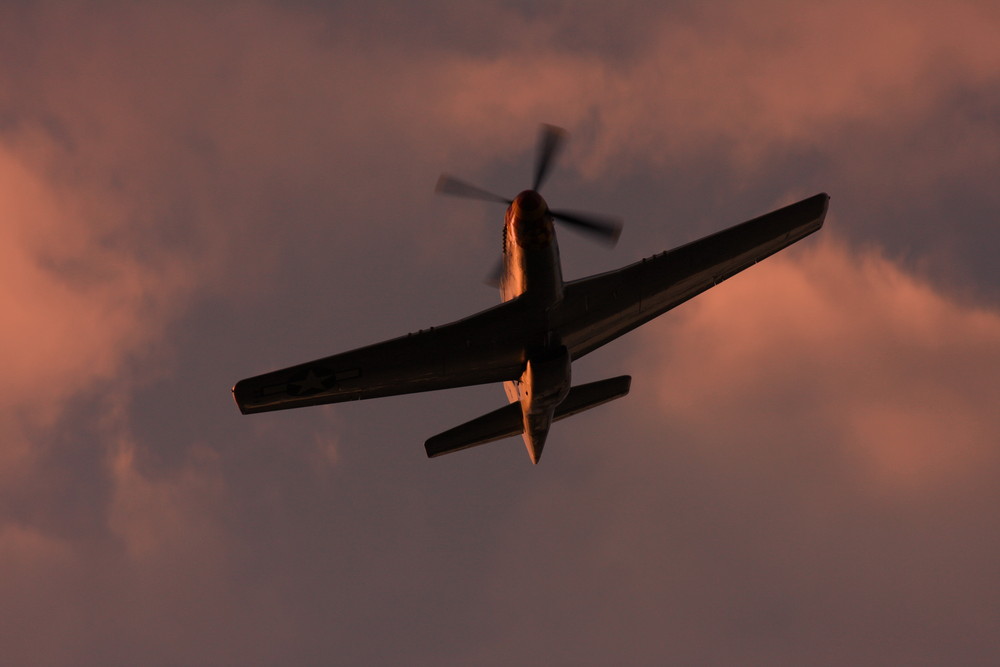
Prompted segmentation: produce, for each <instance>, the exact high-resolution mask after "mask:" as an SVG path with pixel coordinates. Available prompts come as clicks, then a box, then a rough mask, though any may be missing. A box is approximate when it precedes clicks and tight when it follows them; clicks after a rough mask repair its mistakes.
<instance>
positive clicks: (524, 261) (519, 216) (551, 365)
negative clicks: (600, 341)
mask: <svg viewBox="0 0 1000 667" xmlns="http://www.w3.org/2000/svg"><path fill="white" fill-rule="evenodd" d="M504 224H505V225H506V227H505V229H504V271H503V277H502V278H501V279H500V294H501V297H502V298H503V300H504V301H508V300H510V299H513V298H515V297H520V298H522V299H526V300H527V301H528V302H529V303H530V304H531V306H532V307H533V308H536V309H538V311H539V315H538V320H539V321H540V322H545V321H546V320H547V314H548V313H549V312H550V311H551V309H553V308H554V307H556V306H557V305H558V304H559V302H560V301H562V296H563V280H562V268H561V266H560V262H559V246H558V244H557V243H556V237H555V230H554V229H553V226H552V216H551V215H549V207H548V205H547V204H546V203H545V200H544V199H543V198H542V196H541V195H540V194H538V193H537V192H535V191H534V190H525V191H524V192H522V193H520V194H519V195H517V197H515V198H514V201H513V202H511V204H510V206H509V207H508V208H507V214H506V216H505V218H504ZM536 348H537V349H536ZM524 355H525V362H526V367H525V370H524V373H523V374H522V376H521V378H520V379H519V380H518V381H508V382H504V390H505V391H506V393H507V398H508V400H509V401H510V402H511V403H514V402H520V403H521V409H522V414H523V418H524V433H523V438H524V444H525V447H526V448H527V450H528V456H530V457H531V461H532V463H537V462H538V458H539V457H540V456H541V454H542V447H544V446H545V438H546V436H547V435H548V431H549V425H550V424H551V423H552V415H553V411H554V410H555V407H556V406H557V405H558V404H559V403H560V402H561V401H562V400H563V399H564V398H565V397H566V394H567V392H568V391H569V387H570V378H571V375H570V363H569V356H568V353H567V352H566V348H565V347H563V346H562V344H561V342H560V341H558V340H544V341H536V342H535V343H534V344H533V347H532V349H525V351H524Z"/></svg>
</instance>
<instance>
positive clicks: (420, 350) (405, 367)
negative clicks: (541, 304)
mask: <svg viewBox="0 0 1000 667" xmlns="http://www.w3.org/2000/svg"><path fill="white" fill-rule="evenodd" d="M528 324H530V323H529V321H528V318H525V317H524V307H523V304H522V302H521V301H520V300H518V299H514V300H512V301H507V302H505V303H502V304H500V305H499V306H495V307H493V308H490V309H488V310H484V311H482V312H480V313H477V314H475V315H472V316H470V317H467V318H465V319H462V320H459V321H457V322H453V323H451V324H446V325H445V326H442V327H433V328H431V329H427V330H423V331H418V332H417V333H411V334H408V335H406V336H402V337H400V338H394V339H392V340H388V341H385V342H383V343H377V344H375V345H369V346H367V347H362V348H358V349H356V350H352V351H350V352H344V353H342V354H336V355H333V356H332V357H325V358H323V359H317V360H316V361H311V362H308V363H305V364H299V365H298V366H292V367H291V368H285V369H282V370H278V371H273V372H271V373H265V374H263V375H257V376H255V377H251V378H247V379H246V380H241V381H240V382H237V383H236V386H235V387H233V396H234V397H235V399H236V404H237V405H239V408H240V411H241V412H243V414H249V413H252V412H265V411H268V410H284V409H287V408H298V407H303V406H307V405H320V404H323V403H339V402H341V401H352V400H357V399H362V398H378V397H381V396H392V395H395V394H408V393H412V392H418V391H430V390H434V389H449V388H451V387H463V386H468V385H473V384H483V383H487V382H502V381H504V380H514V379H517V378H518V377H520V375H521V372H522V371H523V370H524V365H525V358H524V342H525V340H526V339H528V338H530V336H531V332H530V331H527V330H526V329H525V327H526V326H528Z"/></svg>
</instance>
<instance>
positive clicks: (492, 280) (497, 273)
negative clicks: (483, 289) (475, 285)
mask: <svg viewBox="0 0 1000 667" xmlns="http://www.w3.org/2000/svg"><path fill="white" fill-rule="evenodd" d="M503 270H504V263H503V257H501V258H500V259H499V261H497V263H496V264H494V265H493V268H492V269H491V270H490V272H489V273H488V274H486V276H485V277H483V284H484V285H489V286H490V287H497V288H498V287H500V281H501V280H502V279H503Z"/></svg>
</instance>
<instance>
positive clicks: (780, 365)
mask: <svg viewBox="0 0 1000 667" xmlns="http://www.w3.org/2000/svg"><path fill="white" fill-rule="evenodd" d="M824 233H829V232H824ZM808 243H810V244H811V245H805V244H804V245H803V247H801V248H795V249H793V250H792V251H791V252H789V253H787V254H783V255H781V256H778V257H774V258H771V259H769V260H768V261H767V262H765V263H763V264H761V265H759V266H757V267H754V269H753V270H751V271H748V272H747V273H746V275H744V276H741V277H739V278H738V279H734V280H732V281H730V282H728V283H726V284H725V285H724V286H722V287H720V288H718V289H715V290H712V291H710V292H709V293H707V294H705V295H703V296H702V297H700V298H699V299H698V300H696V301H694V302H692V303H690V304H688V305H685V306H684V307H683V308H681V309H680V310H678V311H677V312H676V313H675V315H674V316H673V318H672V319H671V320H670V321H669V323H665V324H664V325H663V326H662V327H659V328H658V329H657V330H655V332H645V331H644V332H643V333H642V334H640V338H641V340H642V341H643V343H642V346H641V347H642V350H643V354H649V353H650V352H651V351H652V350H654V349H655V350H660V351H661V352H660V353H659V355H662V356H660V357H659V358H660V359H661V361H660V364H659V365H658V367H657V369H658V370H657V373H656V374H657V375H658V376H659V377H662V378H663V381H662V383H661V384H660V385H659V386H660V388H659V391H658V401H657V402H656V405H657V406H658V409H659V410H662V411H663V415H664V418H665V419H667V420H669V421H670V422H672V423H676V424H683V425H685V426H686V427H687V428H691V429H696V430H698V431H699V432H701V433H704V434H710V433H714V434H715V436H714V437H713V438H710V439H711V440H714V441H715V442H717V443H719V444H718V446H719V447H721V449H720V450H719V452H718V453H719V455H735V456H750V455H751V454H750V453H749V452H746V451H743V453H737V452H734V451H733V450H732V449H731V448H732V447H733V444H734V443H735V442H737V441H741V440H744V439H746V438H750V439H751V440H753V439H759V440H760V441H762V442H766V441H767V439H768V438H773V437H777V438H789V437H794V435H793V434H806V433H816V434H817V435H819V434H822V436H821V437H822V441H823V442H824V443H825V445H824V446H831V445H832V446H834V447H837V448H838V449H839V453H840V454H841V455H843V456H844V457H846V458H847V459H848V460H850V461H851V462H853V464H854V465H856V466H857V473H858V474H859V475H861V476H863V477H868V478H869V481H870V482H871V483H872V484H874V485H876V486H877V487H879V488H887V489H890V490H892V491H899V492H921V491H922V490H924V489H925V488H927V487H931V488H933V487H936V486H938V485H952V484H956V483H959V482H960V480H961V479H963V478H964V477H967V476H970V475H973V476H974V475H976V474H977V471H978V470H981V469H982V468H983V466H986V465H988V464H991V463H992V462H994V456H993V454H992V450H993V445H994V444H995V438H996V435H997V434H998V433H1000V417H998V416H997V415H996V413H995V411H994V410H992V408H991V406H993V405H996V404H997V402H998V400H1000V384H998V383H997V382H996V381H995V377H994V370H995V369H996V368H997V367H1000V314H998V313H996V312H994V311H990V310H986V309H982V308H978V307H970V306H963V305H961V304H959V303H956V302H955V301H954V300H953V299H951V298H949V297H948V296H946V295H945V294H943V293H941V292H940V291H938V290H936V289H935V288H934V287H932V286H931V285H930V284H929V283H928V282H926V281H925V280H923V279H920V278H918V277H916V276H914V275H913V274H910V273H907V272H906V271H904V270H903V269H901V268H900V267H899V266H898V265H896V264H894V263H893V262H891V261H889V260H887V259H886V258H885V257H884V256H882V255H881V254H880V253H878V252H877V251H875V250H867V251H862V252H853V251H851V250H849V249H847V248H845V247H843V246H841V245H839V244H837V243H836V242H834V241H830V240H829V239H826V238H824V239H823V240H821V241H810V242H808ZM664 329H665V331H664ZM664 333H665V334H666V336H665V337H664ZM659 355H658V356H659ZM722 415H725V416H726V417H725V419H720V416H722ZM801 444H802V446H804V447H809V446H812V445H811V444H810V443H808V442H803V443H801ZM738 449H740V450H742V447H741V446H740V447H738Z"/></svg>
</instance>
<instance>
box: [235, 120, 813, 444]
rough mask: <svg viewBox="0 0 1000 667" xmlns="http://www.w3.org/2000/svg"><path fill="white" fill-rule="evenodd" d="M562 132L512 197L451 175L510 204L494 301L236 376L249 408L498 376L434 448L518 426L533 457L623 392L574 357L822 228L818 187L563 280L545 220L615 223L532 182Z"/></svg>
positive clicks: (476, 193)
mask: <svg viewBox="0 0 1000 667" xmlns="http://www.w3.org/2000/svg"><path fill="white" fill-rule="evenodd" d="M564 138H565V132H564V131H563V130H560V129H559V128H556V127H552V126H549V125H545V126H543V127H542V131H541V138H540V141H539V146H538V155H537V161H536V164H535V174H534V179H533V181H532V185H531V189H529V190H524V191H523V192H521V193H520V194H518V195H517V196H516V197H514V199H512V200H511V199H507V198H505V197H501V196H499V195H496V194H493V193H492V192H489V191H487V190H483V189H481V188H478V187H476V186H473V185H470V184H468V183H465V182H463V181H460V180H458V179H455V178H452V177H450V176H442V177H441V179H440V180H439V181H438V187H437V189H438V191H439V192H441V193H444V194H449V195H455V196H460V197H469V198H475V199H484V200H488V201H495V202H498V203H502V204H506V205H507V213H506V215H505V218H504V235H503V238H504V247H503V267H502V272H501V275H500V293H501V296H502V303H501V304H500V305H498V306H494V307H493V308H489V309H487V310H484V311H481V312H479V313H476V314H475V315H472V316H470V317H466V318H464V319H461V320H458V321H457V322H452V323H450V324H446V325H444V326H440V327H432V328H430V329H426V330H421V331H418V332H416V333H410V334H407V335H405V336H402V337H400V338H394V339H392V340H388V341H385V342H382V343H377V344H375V345H369V346H367V347H362V348H358V349H356V350H352V351H349V352H344V353H341V354H336V355H333V356H330V357H325V358H323V359H318V360H316V361H310V362H308V363H304V364H299V365H297V366H292V367H290V368H285V369H282V370H277V371H273V372H270V373H265V374H263V375H257V376H254V377H251V378H247V379H245V380H241V381H240V382H237V383H236V386H235V387H233V395H234V397H235V399H236V403H237V405H238V406H239V408H240V410H241V411H242V412H243V413H244V414H250V413H256V412H266V411H269V410H284V409H288V408H298V407H304V406H308V405H320V404H324V403H337V402H341V401H352V400H358V399H363V398H379V397H382V396H392V395H396V394H406V393H412V392H418V391H431V390H435V389H448V388H452V387H463V386H469V385H476V384H484V383H491V382H502V383H503V385H504V390H505V391H506V394H507V398H508V400H509V403H508V405H506V406H504V407H502V408H500V409H498V410H494V411H493V412H490V413H487V414H485V415H483V416H481V417H478V418H476V419H473V420H472V421H469V422H466V423H464V424H461V425H460V426H456V427H455V428H452V429H450V430H448V431H445V432H444V433H441V434H439V435H436V436H434V437H432V438H430V439H429V440H427V442H426V443H425V448H426V450H427V455H428V456H430V457H434V456H439V455H441V454H447V453H449V452H454V451H458V450H460V449H466V448H468V447H473V446H475V445H481V444H484V443H487V442H491V441H494V440H499V439H501V438H506V437H510V436H515V435H519V434H520V435H522V437H523V439H524V443H525V446H526V447H527V450H528V455H529V456H530V458H531V461H532V463H537V462H538V459H539V457H540V456H541V453H542V448H543V447H544V445H545V440H546V436H547V435H548V432H549V427H550V426H551V424H552V422H553V421H557V420H559V419H562V418H564V417H569V416H570V415H574V414H576V413H578V412H582V411H584V410H587V409H589V408H592V407H595V406H597V405H600V404H602V403H606V402H607V401H611V400H613V399H616V398H620V397H622V396H624V395H625V394H627V393H628V391H629V385H630V383H631V377H630V376H628V375H622V376H619V377H613V378H609V379H607V380H600V381H598V382H590V383H587V384H581V385H577V386H575V387H574V386H572V385H571V376H572V374H571V366H572V361H574V360H576V359H579V358H580V357H582V356H583V355H585V354H587V353H588V352H591V351H593V350H595V349H597V348H598V347H600V346H602V345H604V344H605V343H608V342H610V341H612V340H614V339H615V338H618V337H619V336H621V335H622V334H624V333H627V332H628V331H631V330H632V329H635V328H636V327H638V326H640V325H641V324H644V323H646V322H648V321H649V320H651V319H653V318H654V317H657V316H658V315H661V314H663V313H665V312H667V311H668V310H670V309H671V308H674V307H675V306H677V305H679V304H681V303H683V302H685V301H687V300H688V299H690V298H692V297H694V296H697V295H698V294H700V293H702V292H704V291H705V290H707V289H709V288H711V287H713V286H715V285H718V284H719V283H720V282H722V281H723V280H726V279H727V278H729V277H731V276H733V275H735V274H736V273H739V272H740V271H742V270H743V269H746V268H748V267H750V266H752V265H754V264H755V263H757V262H759V261H760V260H762V259H764V258H766V257H768V256H770V255H772V254H774V253H776V252H778V251H779V250H781V249H783V248H786V247H787V246H789V245H791V244H792V243H795V242H796V241H799V240H801V239H802V238H804V237H806V236H808V235H809V234H812V233H813V232H815V231H817V230H818V229H820V227H822V226H823V221H824V219H825V217H826V211H827V207H828V204H829V199H830V198H829V196H827V195H826V194H825V193H821V194H817V195H814V196H812V197H809V198H808V199H803V200H802V201H799V202H797V203H795V204H791V205H789V206H785V207H784V208H781V209H778V210H776V211H772V212H771V213H767V214H766V215H762V216H760V217H758V218H754V219H753V220H750V221H748V222H744V223H742V224H739V225H736V226H734V227H730V228H728V229H725V230H723V231H720V232H717V233H715V234H712V235H710V236H706V237H704V238H702V239H700V240H697V241H694V242H692V243H688V244H686V245H683V246H680V247H678V248H675V249H673V250H670V251H667V252H662V253H659V254H656V255H653V256H651V257H647V258H645V259H643V260H640V261H638V262H636V263H634V264H630V265H629V266H625V267H623V268H620V269H617V270H615V271H609V272H607V273H601V274H598V275H594V276H590V277H588V278H582V279H580V280H573V281H569V282H564V281H563V278H562V270H561V267H560V262H559V247H558V245H557V243H556V237H555V231H554V229H553V221H557V222H561V223H564V224H567V225H570V226H571V227H573V228H576V229H577V230H579V231H581V232H584V233H587V234H589V235H590V236H592V237H594V238H595V239H598V240H602V241H606V242H609V243H614V242H616V241H617V239H618V236H619V234H620V233H621V224H620V223H619V222H618V221H617V220H614V219H611V218H606V217H602V216H594V215H585V214H579V213H573V212H569V211H558V210H552V209H550V208H549V207H548V204H547V203H546V202H545V200H544V199H542V196H541V195H540V194H539V193H538V190H539V189H540V188H541V185H542V183H543V182H544V181H545V178H546V176H547V175H548V173H549V170H550V167H551V166H552V163H553V159H554V158H555V156H556V154H557V153H558V151H559V148H560V147H561V145H562V143H563V141H564Z"/></svg>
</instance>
